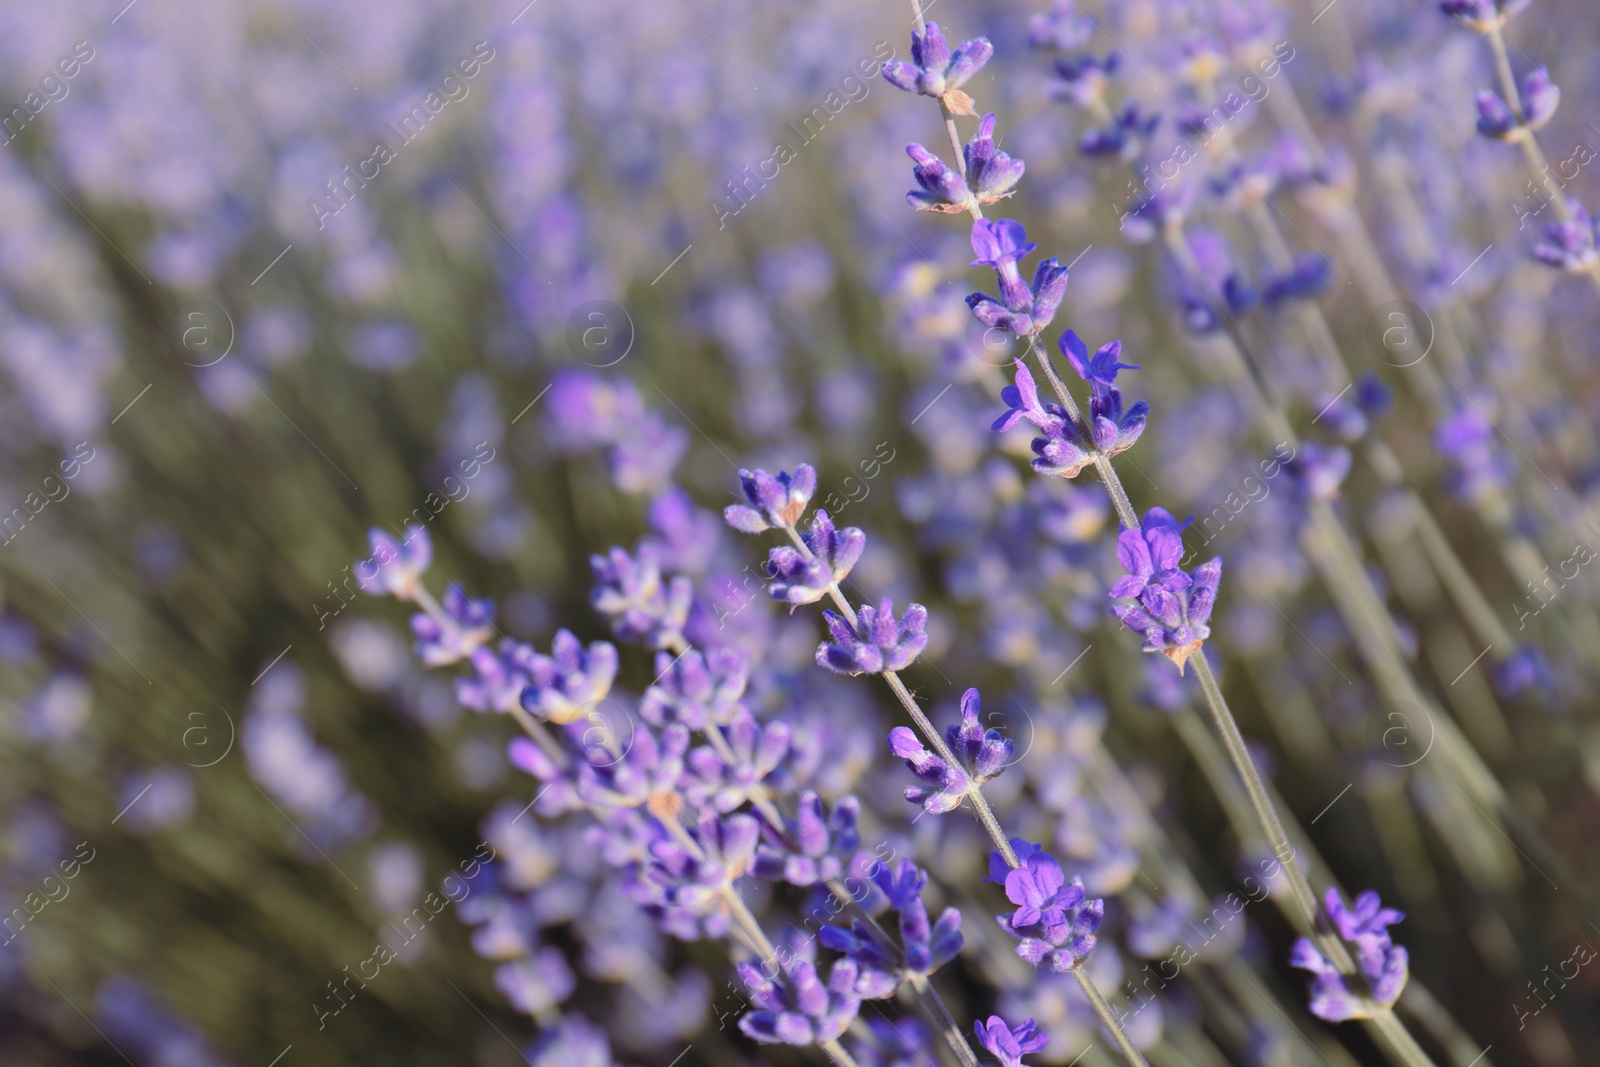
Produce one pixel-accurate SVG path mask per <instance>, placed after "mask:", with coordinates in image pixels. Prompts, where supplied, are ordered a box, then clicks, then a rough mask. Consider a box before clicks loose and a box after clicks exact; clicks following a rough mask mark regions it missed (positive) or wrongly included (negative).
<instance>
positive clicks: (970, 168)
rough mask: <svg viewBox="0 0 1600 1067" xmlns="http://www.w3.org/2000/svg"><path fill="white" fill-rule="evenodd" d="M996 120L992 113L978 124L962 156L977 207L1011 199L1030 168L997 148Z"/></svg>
mask: <svg viewBox="0 0 1600 1067" xmlns="http://www.w3.org/2000/svg"><path fill="white" fill-rule="evenodd" d="M994 126H995V117H994V114H993V113H992V112H991V113H990V114H987V115H985V116H983V119H982V120H981V121H979V123H978V132H977V133H975V134H973V136H972V140H970V141H968V142H967V144H966V147H965V148H964V149H963V151H962V154H963V155H964V156H965V157H966V161H967V182H968V183H969V184H970V185H971V187H972V191H973V193H974V194H975V195H976V196H977V198H978V203H980V204H984V205H988V204H993V203H995V202H996V201H999V200H1003V199H1005V198H1006V197H1008V196H1010V195H1011V189H1012V186H1014V185H1016V184H1017V182H1019V181H1021V180H1022V172H1023V171H1024V170H1026V169H1027V164H1025V163H1023V162H1022V160H1020V159H1012V158H1011V157H1010V156H1008V155H1006V153H1004V152H1002V151H1000V149H998V148H996V147H995V143H994Z"/></svg>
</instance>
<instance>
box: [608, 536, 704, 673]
mask: <svg viewBox="0 0 1600 1067" xmlns="http://www.w3.org/2000/svg"><path fill="white" fill-rule="evenodd" d="M589 566H590V567H591V568H592V569H593V571H594V579H595V587H594V590H593V591H592V592H591V593H590V594H589V603H590V604H591V605H592V606H593V607H594V609H595V610H596V611H598V612H599V613H600V614H601V615H604V616H606V617H607V618H608V619H610V620H611V629H612V632H614V633H615V634H616V635H617V636H618V637H620V638H622V639H623V640H632V641H639V640H642V641H646V642H648V643H649V644H650V645H651V646H653V647H655V648H665V647H668V646H670V645H674V644H677V643H678V642H680V641H682V640H683V628H684V626H685V625H687V623H688V621H689V607H690V605H691V604H692V603H693V601H694V585H693V583H691V582H690V581H689V579H687V578H684V577H682V576H679V577H676V578H673V579H671V580H670V581H668V580H666V579H665V578H664V577H663V575H662V573H661V566H660V563H659V559H658V556H657V552H656V549H655V548H654V546H652V545H651V544H650V543H648V542H646V543H644V544H642V545H640V546H639V552H638V555H637V556H630V555H629V554H628V552H627V551H626V550H625V549H621V548H613V549H612V550H611V552H610V554H609V555H606V556H598V555H597V556H590V557H589Z"/></svg>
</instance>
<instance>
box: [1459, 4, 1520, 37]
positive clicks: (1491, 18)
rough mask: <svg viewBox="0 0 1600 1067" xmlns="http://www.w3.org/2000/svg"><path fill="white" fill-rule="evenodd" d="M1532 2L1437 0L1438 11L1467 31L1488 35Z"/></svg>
mask: <svg viewBox="0 0 1600 1067" xmlns="http://www.w3.org/2000/svg"><path fill="white" fill-rule="evenodd" d="M1532 2H1533V0H1439V10H1440V11H1443V12H1444V13H1445V14H1446V15H1449V16H1450V17H1451V18H1453V19H1455V20H1456V21H1457V22H1459V23H1461V25H1463V26H1465V27H1467V28H1468V29H1472V30H1477V31H1478V32H1479V33H1488V32H1490V31H1491V30H1493V29H1495V28H1496V27H1501V26H1504V25H1505V24H1506V23H1507V22H1508V21H1509V20H1510V19H1511V17H1512V16H1513V15H1515V14H1517V13H1518V12H1519V11H1521V10H1522V9H1523V8H1525V7H1527V6H1528V5H1529V4H1530V3H1532Z"/></svg>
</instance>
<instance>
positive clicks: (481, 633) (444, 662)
mask: <svg viewBox="0 0 1600 1067" xmlns="http://www.w3.org/2000/svg"><path fill="white" fill-rule="evenodd" d="M441 606H442V607H443V608H444V616H445V617H444V619H443V620H440V619H437V618H435V617H434V616H432V615H430V614H428V613H427V612H418V613H417V614H415V615H413V616H411V632H412V633H413V634H415V635H416V638H417V645H416V651H417V657H418V658H419V659H421V660H422V662H423V663H425V664H427V665H428V666H429V667H448V666H449V665H450V664H452V663H457V662H459V661H460V660H461V659H463V658H465V657H467V656H470V655H472V653H473V652H474V651H475V650H476V649H477V648H478V647H479V646H481V645H483V644H484V643H485V642H487V641H488V640H489V638H490V636H491V635H492V634H493V632H494V601H492V600H489V599H487V598H484V599H473V598H471V597H469V596H467V594H466V593H464V592H462V591H461V587H460V586H459V585H457V584H456V583H455V582H451V583H450V586H449V588H447V589H446V590H445V592H444V603H443V604H442V605H441Z"/></svg>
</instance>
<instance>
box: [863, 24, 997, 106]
mask: <svg viewBox="0 0 1600 1067" xmlns="http://www.w3.org/2000/svg"><path fill="white" fill-rule="evenodd" d="M992 55H994V46H993V45H991V44H990V43H989V41H988V39H987V38H984V37H974V38H973V39H972V40H970V41H962V42H961V44H959V45H957V46H956V50H955V51H954V52H953V53H952V52H951V51H950V45H949V42H947V41H946V40H945V37H944V33H943V32H942V31H941V30H940V29H939V24H938V23H937V22H929V23H928V24H927V29H925V30H923V31H922V32H921V33H918V32H917V31H915V30H912V31H911V62H909V63H907V62H906V61H905V60H901V59H891V60H889V62H887V63H885V64H884V65H883V78H884V80H885V81H887V82H888V83H889V84H890V85H893V86H895V87H896V88H898V89H904V90H905V91H906V92H908V93H920V94H922V95H923V96H932V97H935V98H937V99H938V100H939V102H940V103H942V104H943V105H944V106H945V107H947V108H949V109H950V111H952V112H953V113H955V114H957V115H972V114H975V112H974V111H973V108H972V98H971V97H970V96H968V95H967V94H966V93H963V92H961V91H960V90H961V87H962V86H963V85H965V84H966V83H967V81H968V80H969V79H970V78H971V77H972V76H973V75H974V74H976V73H978V71H979V70H981V69H983V65H984V64H985V63H987V62H989V57H990V56H992Z"/></svg>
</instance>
